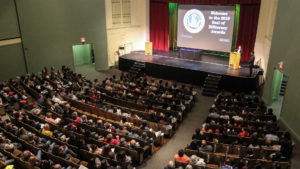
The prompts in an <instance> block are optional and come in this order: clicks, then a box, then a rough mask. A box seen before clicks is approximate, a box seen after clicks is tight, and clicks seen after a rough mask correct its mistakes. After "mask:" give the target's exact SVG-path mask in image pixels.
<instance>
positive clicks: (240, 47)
mask: <svg viewBox="0 0 300 169" xmlns="http://www.w3.org/2000/svg"><path fill="white" fill-rule="evenodd" d="M235 52H236V53H239V54H241V55H242V53H243V50H242V46H241V45H239V47H238V48H237V49H236V50H235Z"/></svg>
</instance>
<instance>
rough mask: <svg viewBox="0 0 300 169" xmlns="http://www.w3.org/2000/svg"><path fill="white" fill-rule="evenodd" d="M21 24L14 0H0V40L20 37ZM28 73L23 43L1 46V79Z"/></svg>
mask: <svg viewBox="0 0 300 169" xmlns="http://www.w3.org/2000/svg"><path fill="white" fill-rule="evenodd" d="M19 37H20V32H19V26H18V19H17V13H16V8H15V3H14V1H13V0H0V41H1V40H4V39H14V38H19ZM24 74H26V68H25V61H24V56H23V49H22V44H21V43H18V44H12V45H4V46H0V81H5V80H8V79H9V78H14V77H16V76H20V75H24Z"/></svg>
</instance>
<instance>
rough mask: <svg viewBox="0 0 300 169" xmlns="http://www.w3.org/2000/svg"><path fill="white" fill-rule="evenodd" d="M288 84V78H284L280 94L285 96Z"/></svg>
mask: <svg viewBox="0 0 300 169" xmlns="http://www.w3.org/2000/svg"><path fill="white" fill-rule="evenodd" d="M286 86H287V79H286V78H283V79H282V82H281V88H280V96H284V94H285V90H286Z"/></svg>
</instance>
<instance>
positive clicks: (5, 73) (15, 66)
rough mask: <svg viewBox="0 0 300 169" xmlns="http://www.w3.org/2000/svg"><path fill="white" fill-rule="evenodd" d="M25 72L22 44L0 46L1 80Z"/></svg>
mask: <svg viewBox="0 0 300 169" xmlns="http://www.w3.org/2000/svg"><path fill="white" fill-rule="evenodd" d="M25 74H26V69H25V64H24V58H23V52H22V45H21V44H14V45H7V46H0V81H5V80H8V79H9V78H14V77H16V76H20V75H25Z"/></svg>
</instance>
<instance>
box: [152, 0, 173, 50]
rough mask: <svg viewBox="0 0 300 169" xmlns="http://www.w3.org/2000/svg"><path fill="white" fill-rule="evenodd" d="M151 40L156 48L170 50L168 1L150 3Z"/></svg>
mask: <svg viewBox="0 0 300 169" xmlns="http://www.w3.org/2000/svg"><path fill="white" fill-rule="evenodd" d="M150 41H151V42H152V46H153V49H154V50H164V51H169V4H168V3H160V2H151V3H150Z"/></svg>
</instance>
